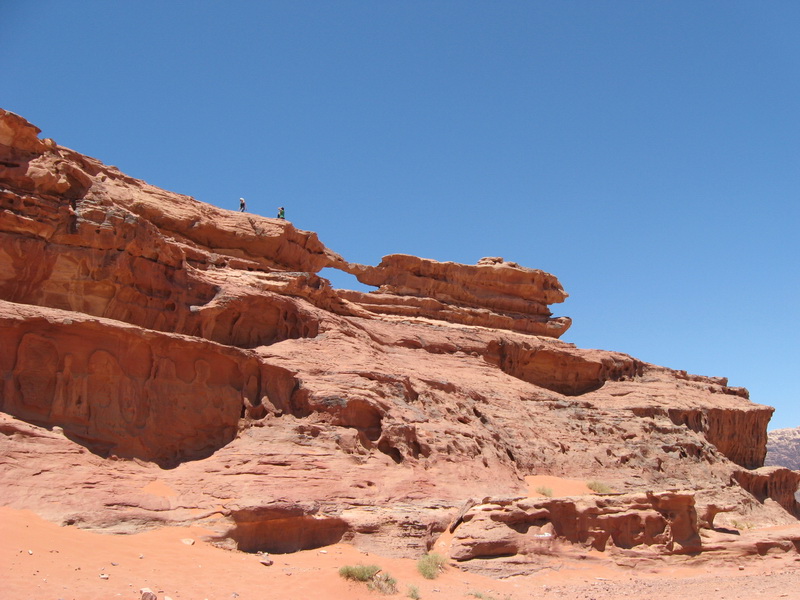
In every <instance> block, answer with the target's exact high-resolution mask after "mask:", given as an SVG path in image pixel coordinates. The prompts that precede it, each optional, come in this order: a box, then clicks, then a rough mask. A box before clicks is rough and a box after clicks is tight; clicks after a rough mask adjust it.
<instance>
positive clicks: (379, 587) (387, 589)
mask: <svg viewBox="0 0 800 600" xmlns="http://www.w3.org/2000/svg"><path fill="white" fill-rule="evenodd" d="M367 587H368V588H369V589H371V590H373V591H375V592H380V593H381V594H385V595H387V596H388V595H389V594H396V593H397V580H396V579H395V578H394V577H392V576H391V575H389V574H388V573H378V574H377V575H375V576H373V577H372V579H371V580H370V581H368V582H367Z"/></svg>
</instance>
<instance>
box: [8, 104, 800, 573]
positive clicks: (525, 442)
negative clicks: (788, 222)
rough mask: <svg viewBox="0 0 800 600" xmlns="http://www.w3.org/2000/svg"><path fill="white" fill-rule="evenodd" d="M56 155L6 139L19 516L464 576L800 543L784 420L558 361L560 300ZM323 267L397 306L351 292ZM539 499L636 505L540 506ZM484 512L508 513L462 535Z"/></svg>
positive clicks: (649, 377)
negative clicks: (533, 556)
mask: <svg viewBox="0 0 800 600" xmlns="http://www.w3.org/2000/svg"><path fill="white" fill-rule="evenodd" d="M38 133H39V131H38V129H36V128H35V127H33V126H32V125H30V124H28V123H27V122H26V121H25V120H24V119H22V118H21V117H18V116H16V115H13V114H11V113H7V112H5V111H2V112H0V207H2V212H0V335H1V336H2V340H3V343H2V344H1V345H0V368H1V370H0V375H1V376H2V381H0V502H2V503H4V504H7V505H11V506H13V507H18V508H30V509H34V510H36V511H37V512H39V513H40V514H42V515H44V516H46V517H47V518H50V519H53V520H56V521H59V522H69V523H74V524H78V525H80V526H83V527H90V528H100V529H106V530H112V531H130V530H136V529H140V528H143V527H151V526H154V525H157V524H159V523H203V524H204V525H206V526H208V527H210V528H212V529H214V530H216V531H217V532H218V538H219V539H220V540H222V541H225V542H226V543H229V544H232V545H236V546H238V547H240V548H242V549H246V550H249V551H267V552H288V551H293V550H298V549H302V548H311V547H318V546H322V545H326V544H330V543H332V542H335V541H339V540H351V541H353V542H354V543H357V544H359V545H360V546H362V547H364V548H369V549H375V550H380V551H383V552H391V553H395V554H402V555H414V554H416V553H420V552H423V551H425V550H427V549H429V548H431V547H432V546H433V544H434V543H436V541H437V539H438V538H440V537H441V536H442V534H443V533H444V532H445V531H448V529H449V528H452V527H454V525H455V527H454V529H453V531H454V533H453V535H454V536H456V538H457V539H456V541H457V544H456V545H454V546H453V556H454V557H456V558H459V559H460V560H464V561H465V563H469V562H473V560H472V557H477V556H485V555H486V552H489V554H491V553H492V552H494V553H497V552H501V550H502V549H505V550H502V551H503V552H513V553H515V554H519V555H520V556H527V555H526V554H525V553H528V552H534V553H535V551H536V547H537V546H536V543H538V542H535V540H537V539H538V538H531V537H530V536H529V535H528V532H536V531H540V532H544V533H548V532H550V533H551V534H552V535H553V536H554V537H555V538H556V539H558V540H560V541H561V542H563V543H564V544H573V545H575V546H576V547H578V548H582V547H584V546H588V547H592V546H593V547H595V548H601V547H602V548H618V549H625V551H626V552H635V551H636V549H637V548H644V549H648V550H647V552H652V548H654V547H657V548H661V549H664V552H665V553H667V554H669V553H670V552H672V553H674V552H679V551H681V550H682V549H686V551H688V549H692V551H704V548H705V546H704V543H703V539H704V538H703V535H704V532H706V531H710V530H711V529H709V528H712V527H715V526H717V525H715V524H714V516H715V515H717V522H718V523H721V524H722V525H723V526H731V524H732V523H734V521H736V520H737V519H739V520H742V521H743V522H744V521H746V522H747V523H749V524H751V525H752V526H758V525H760V524H761V525H767V524H778V523H780V524H789V523H796V511H797V506H796V504H794V503H793V500H792V499H791V498H790V497H791V494H792V493H793V492H792V489H791V488H792V486H794V487H795V489H796V486H797V479H796V478H795V477H794V475H793V474H792V472H791V471H788V470H786V469H783V470H780V469H779V470H766V471H765V470H764V469H762V468H761V467H762V465H763V462H764V456H765V453H766V443H767V438H766V427H767V423H768V421H769V418H770V416H771V414H772V409H771V408H770V407H766V406H761V405H758V404H754V403H752V402H751V401H750V400H749V398H748V394H747V391H746V390H744V389H741V388H732V387H729V386H728V385H727V381H726V380H725V379H724V378H713V377H701V376H694V375H688V374H686V373H685V372H682V371H673V370H670V369H666V368H662V367H657V366H655V365H650V364H647V363H644V362H642V361H639V360H637V359H635V358H632V357H630V356H628V355H625V354H621V353H618V352H606V351H601V350H583V349H580V348H576V347H575V346H574V345H572V344H568V343H565V342H562V341H560V340H558V339H557V338H558V336H559V335H560V334H561V333H563V331H564V330H565V329H566V327H568V326H569V319H566V318H553V317H552V315H551V313H550V311H549V308H548V305H550V304H552V303H556V302H560V301H562V300H563V299H564V298H565V297H566V294H565V293H564V291H563V290H562V289H561V286H560V284H559V283H558V281H557V280H556V278H555V277H553V276H552V275H549V274H546V273H543V272H541V271H535V270H532V269H526V268H523V267H520V266H518V265H516V264H514V263H509V262H505V261H502V259H485V260H483V261H481V263H479V264H478V265H475V266H468V265H456V264H453V263H438V262H435V261H430V260H424V259H418V258H415V257H409V256H402V255H393V256H390V257H386V258H385V259H384V261H383V262H382V263H381V265H379V266H378V267H369V266H364V265H353V264H349V263H347V262H346V261H345V260H344V259H343V258H342V257H340V256H339V255H337V254H336V253H334V252H332V251H331V250H329V249H327V248H326V247H325V246H324V245H323V244H322V243H321V242H320V241H319V239H318V238H317V236H316V235H315V234H313V233H310V232H305V231H301V230H299V229H296V228H295V227H294V226H293V225H292V224H291V223H288V222H286V221H283V220H277V219H268V218H263V217H258V216H255V215H250V214H244V213H239V212H232V211H226V210H222V209H218V208H215V207H212V206H209V205H207V204H203V203H201V202H198V201H196V200H194V199H192V198H189V197H186V196H181V195H179V194H173V193H170V192H166V191H163V190H159V189H157V188H154V187H152V186H149V185H148V184H146V183H144V182H142V181H139V180H135V179H132V178H130V177H127V176H126V175H124V174H122V173H120V172H119V171H118V170H116V169H115V168H113V167H108V166H105V165H103V164H102V163H100V162H99V161H97V160H95V159H91V158H88V157H85V156H82V155H80V154H78V153H76V152H74V151H72V150H69V149H66V148H63V147H61V146H58V145H57V144H55V143H54V142H52V141H50V140H39V139H38ZM324 267H334V268H339V269H342V270H345V271H348V272H350V273H354V274H356V275H357V276H358V277H359V279H360V280H361V281H363V282H365V283H368V284H370V285H375V286H378V287H379V290H378V291H377V292H375V293H371V294H362V293H357V292H346V291H342V290H335V289H333V288H331V286H330V284H329V283H328V281H327V280H325V279H323V278H321V277H319V276H317V275H316V273H317V272H318V271H319V270H320V269H322V268H324ZM531 474H547V475H556V476H562V477H571V478H577V479H581V478H582V479H584V480H590V479H593V480H599V481H603V482H605V483H606V484H608V485H609V486H611V487H613V488H614V489H615V490H616V491H617V492H620V493H621V495H619V496H613V497H594V496H591V497H586V498H578V499H564V498H562V499H557V498H553V499H548V500H542V501H540V500H530V499H526V498H523V497H521V495H522V492H523V491H524V490H525V482H524V477H525V476H527V475H531ZM476 497H478V498H485V499H487V500H486V502H483V503H482V505H486V506H491V508H490V509H480V508H478V507H473V508H472V509H470V510H472V512H463V511H460V509H461V507H463V506H464V502H465V500H466V499H469V498H476ZM503 498H511V500H508V501H506V500H502V499H503ZM498 499H499V500H498ZM548 527H549V528H551V529H549V530H548V529H547V528H548ZM533 535H534V536H535V535H537V534H536V533H533ZM542 535H543V534H542ZM698 536H700V537H699V538H698ZM495 539H496V540H499V541H492V540H495ZM531 539H533V540H534V545H533V546H531ZM481 540H484V541H481ZM715 543H716V542H715ZM481 548H484V549H481ZM486 548H488V550H486ZM492 548H494V549H492ZM474 560H478V559H474Z"/></svg>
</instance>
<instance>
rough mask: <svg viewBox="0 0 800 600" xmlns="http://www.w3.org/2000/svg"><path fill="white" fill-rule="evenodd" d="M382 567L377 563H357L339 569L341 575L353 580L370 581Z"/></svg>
mask: <svg viewBox="0 0 800 600" xmlns="http://www.w3.org/2000/svg"><path fill="white" fill-rule="evenodd" d="M380 570H381V568H380V567H379V566H377V565H356V566H349V565H348V566H345V567H342V568H341V569H339V575H341V576H342V577H344V578H345V579H352V580H353V581H369V580H371V579H372V578H373V577H375V575H377V574H378V573H379V572H380Z"/></svg>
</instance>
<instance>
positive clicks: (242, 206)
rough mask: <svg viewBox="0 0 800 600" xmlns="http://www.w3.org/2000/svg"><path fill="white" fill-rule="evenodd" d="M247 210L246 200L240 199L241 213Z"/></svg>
mask: <svg viewBox="0 0 800 600" xmlns="http://www.w3.org/2000/svg"><path fill="white" fill-rule="evenodd" d="M246 208H247V205H246V204H245V202H244V198H239V212H244V210H245V209H246Z"/></svg>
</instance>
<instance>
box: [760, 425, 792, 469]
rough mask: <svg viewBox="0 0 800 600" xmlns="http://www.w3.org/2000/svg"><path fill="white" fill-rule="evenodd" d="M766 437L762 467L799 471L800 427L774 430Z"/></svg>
mask: <svg viewBox="0 0 800 600" xmlns="http://www.w3.org/2000/svg"><path fill="white" fill-rule="evenodd" d="M767 437H768V439H767V456H766V458H765V459H764V465H765V466H768V467H786V468H787V469H793V470H795V471H800V427H791V428H789V429H775V430H773V431H770V432H769V433H768V436H767Z"/></svg>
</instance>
